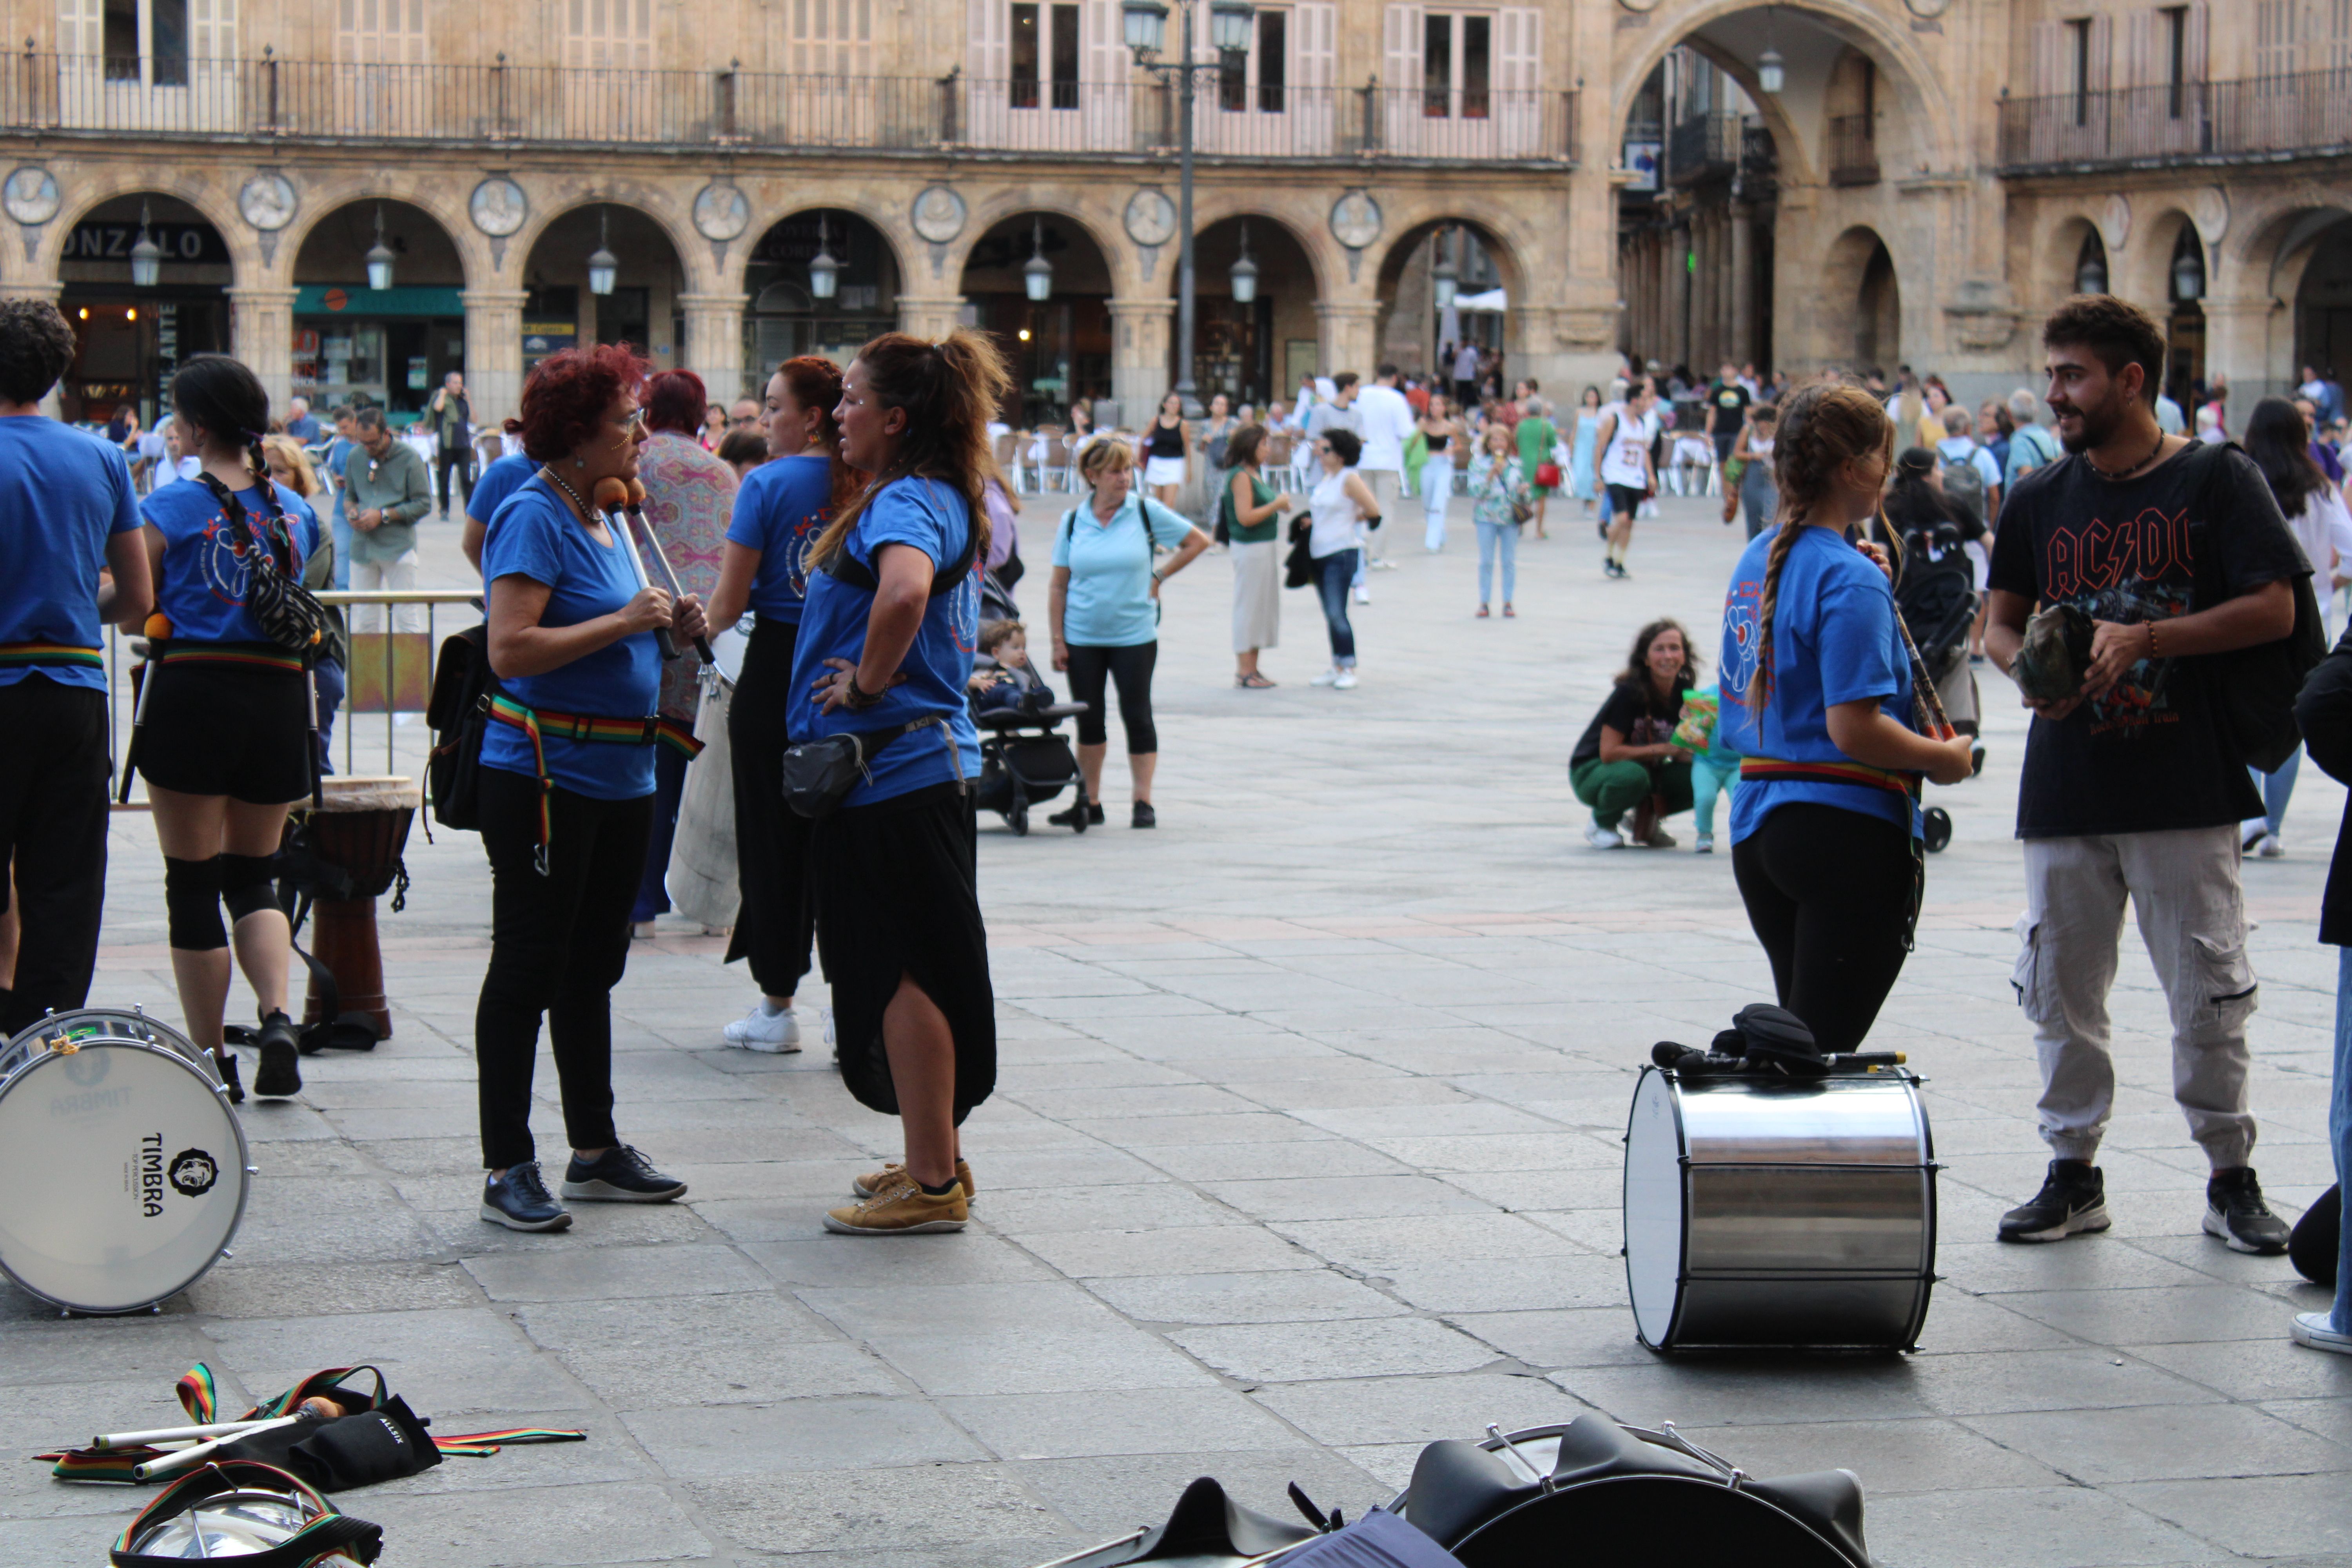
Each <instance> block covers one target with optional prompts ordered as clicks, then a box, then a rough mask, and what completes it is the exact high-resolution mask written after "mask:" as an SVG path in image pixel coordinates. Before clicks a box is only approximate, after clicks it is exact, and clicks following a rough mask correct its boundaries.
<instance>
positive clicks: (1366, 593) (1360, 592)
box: [1356, 588, 1372, 605]
mask: <svg viewBox="0 0 2352 1568" xmlns="http://www.w3.org/2000/svg"><path fill="white" fill-rule="evenodd" d="M1371 602H1372V591H1371V590H1370V588H1359V589H1357V590H1356V603H1358V604H1360V605H1369V604H1370V603H1371Z"/></svg>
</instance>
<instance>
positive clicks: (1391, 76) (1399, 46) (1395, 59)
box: [1381, 5, 1422, 91]
mask: <svg viewBox="0 0 2352 1568" xmlns="http://www.w3.org/2000/svg"><path fill="white" fill-rule="evenodd" d="M1421 17H1422V7H1420V6H1419V5H1391V6H1389V7H1388V9H1387V11H1386V12H1385V13H1384V14H1383V16H1382V18H1381V23H1382V29H1383V37H1382V39H1381V86H1382V87H1385V88H1389V89H1392V90H1396V91H1402V90H1404V89H1408V88H1418V87H1419V86H1420V85H1421Z"/></svg>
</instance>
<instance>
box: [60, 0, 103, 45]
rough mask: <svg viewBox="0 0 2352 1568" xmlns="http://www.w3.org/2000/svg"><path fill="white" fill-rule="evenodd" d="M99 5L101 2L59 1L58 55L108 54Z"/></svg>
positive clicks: (82, 0) (91, 0)
mask: <svg viewBox="0 0 2352 1568" xmlns="http://www.w3.org/2000/svg"><path fill="white" fill-rule="evenodd" d="M99 5H100V0H58V53H59V54H61V55H100V54H103V53H105V52H106V30H105V27H104V26H103V17H102V15H101V13H100V9H99Z"/></svg>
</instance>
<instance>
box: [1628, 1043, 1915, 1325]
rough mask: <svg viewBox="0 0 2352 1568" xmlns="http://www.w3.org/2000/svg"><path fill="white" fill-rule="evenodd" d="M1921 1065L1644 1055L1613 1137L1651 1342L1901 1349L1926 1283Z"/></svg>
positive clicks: (1633, 1280)
mask: <svg viewBox="0 0 2352 1568" xmlns="http://www.w3.org/2000/svg"><path fill="white" fill-rule="evenodd" d="M1935 1268H1936V1164H1935V1147H1934V1142H1933V1141H1932V1139H1931V1138H1930V1137H1929V1134H1928V1131H1927V1108H1926V1107H1925V1106H1923V1105H1922V1104H1921V1103H1920V1101H1919V1090H1918V1079H1916V1078H1915V1077H1913V1076H1912V1075H1911V1074H1909V1073H1907V1072H1904V1071H1902V1070H1900V1069H1891V1070H1883V1071H1877V1072H1871V1073H1862V1072H1852V1073H1840V1074H1833V1075H1832V1076H1830V1077H1827V1078H1819V1079H1772V1078H1763V1077H1759V1076H1751V1075H1744V1074H1743V1075H1729V1076H1724V1077H1699V1076H1685V1075H1683V1074H1680V1073H1676V1072H1674V1071H1672V1070H1669V1069H1665V1068H1655V1067H1645V1068H1643V1069H1642V1079H1641V1082H1640V1084H1639V1085H1638V1086H1637V1087H1636V1088H1635V1089H1634V1091H1633V1121H1632V1124H1631V1125H1630V1126H1629V1127H1628V1128H1627V1130H1626V1134H1625V1279H1626V1284H1627V1287H1628V1288H1629V1289H1630V1291H1631V1293H1632V1296H1633V1326H1634V1330H1635V1331H1636V1332H1637V1333H1638V1334H1639V1335H1640V1336H1641V1340H1642V1342H1643V1344H1645V1345H1648V1346H1649V1347H1651V1348H1652V1349H1653V1350H1678V1349H1683V1348H1685V1347H1690V1346H1702V1345H1704V1346H1721V1345H1783V1346H1796V1345H1803V1346H1816V1347H1822V1348H1828V1347H1847V1348H1872V1349H1883V1350H1908V1349H1910V1348H1912V1347H1913V1346H1914V1345H1915V1344H1916V1343H1917V1342H1918V1338H1919V1329H1920V1326H1921V1324H1923V1323H1924V1322H1925V1321H1927V1296H1928V1292H1929V1290H1930V1289H1932V1288H1933V1286H1934V1283H1935Z"/></svg>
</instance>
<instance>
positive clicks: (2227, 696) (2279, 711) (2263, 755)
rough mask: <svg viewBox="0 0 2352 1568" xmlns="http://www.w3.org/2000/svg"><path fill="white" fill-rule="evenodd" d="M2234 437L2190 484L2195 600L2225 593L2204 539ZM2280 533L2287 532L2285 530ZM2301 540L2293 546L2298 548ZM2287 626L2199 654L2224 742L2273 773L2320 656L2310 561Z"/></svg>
mask: <svg viewBox="0 0 2352 1568" xmlns="http://www.w3.org/2000/svg"><path fill="white" fill-rule="evenodd" d="M2237 451H2242V448H2241V447H2239V446H2238V444H2237V443H2236V442H2234V441H2230V442H2221V443H2215V444H2213V445H2212V446H2210V448H2209V455H2208V456H2206V457H2205V458H2204V459H2203V460H2204V463H2205V473H2204V476H2203V478H2202V479H2200V481H2199V483H2198V487H2197V497H2198V500H2197V510H2198V512H2199V514H2200V515H2199V517H2198V520H2197V521H2196V522H2194V523H2192V524H2191V525H2190V527H2189V540H2190V543H2189V548H2190V550H2191V551H2192V552H2194V556H2193V559H2194V560H2195V562H2196V572H2197V599H2196V603H2197V607H2198V608H2199V609H2207V608H2210V607H2211V606H2212V605H2218V604H2221V602H2222V601H2223V600H2224V599H2227V598H2228V597H2230V595H2229V593H2228V590H2227V588H2226V587H2225V585H2224V584H2222V582H2221V577H2220V574H2219V568H2218V565H2217V563H2215V561H2214V559H2213V552H2212V551H2211V550H2210V549H2208V548H2207V547H2206V539H2207V533H2208V530H2209V528H2210V523H2209V521H2207V520H2209V519H2210V518H2211V517H2212V516H2213V515H2214V512H2213V507H2212V504H2211V502H2212V498H2213V495H2214V493H2215V491H2216V490H2218V489H2219V488H2220V487H2221V481H2222V476H2223V475H2224V474H2226V473H2227V472H2228V471H2229V459H2228V457H2227V456H2226V454H2228V453H2231V452H2237ZM2287 537H2288V538H2289V539H2290V540H2292V539H2293V538H2294V534H2293V533H2292V532H2291V531H2290V532H2289V534H2288V535H2287ZM2302 549H2303V547H2302V546H2301V544H2299V543H2298V544H2297V545H2296V546H2295V552H2296V553H2297V554H2298V555H2300V554H2301V553H2302ZM2326 657H2327V623H2326V618H2325V617H2324V616H2322V615H2321V614H2320V609H2319V596H2318V595H2317V594H2316V593H2315V592H2314V590H2313V588H2312V586H2311V563H2310V562H2308V561H2305V563H2304V570H2303V573H2302V574H2301V575H2299V576H2297V577H2296V578H2295V579H2294V630H2293V631H2291V632H2289V633H2288V634H2287V635H2286V636H2284V637H2281V638H2279V639H2278V640H2277V641H2276V642H2266V643H2257V644H2255V645H2254V646H2253V647H2242V648H2239V649H2237V650H2235V651H2234V652H2231V653H2221V654H2210V655H2208V656H2207V657H2206V658H2205V659H2204V660H2203V661H2202V662H2203V664H2204V666H2205V668H2204V670H2203V672H2202V673H2203V674H2204V675H2205V677H2206V679H2207V682H2208V692H2209V695H2210V699H2211V700H2212V704H2213V711H2214V713H2215V715H2216V717H2217V719H2218V720H2219V721H2220V723H2221V739H2222V742H2223V744H2225V745H2227V746H2229V747H2230V748H2231V750H2232V751H2233V752H2236V753H2237V756H2238V760H2239V761H2241V762H2242V763H2245V764H2246V765H2247V766H2248V767H2250V768H2253V769H2255V770H2256V771H2257V772H2260V773H2273V772H2275V771H2276V770H2277V769H2278V768H2280V767H2281V766H2283V765H2284V763H2285V762H2286V760H2287V759H2288V758H2289V757H2291V756H2293V755H2294V749H2295V747H2297V746H2299V745H2301V744H2302V743H2303V730H2302V727H2301V726H2300V725H2298V724H2297V723H2296V722H2295V718H2294V700H2295V698H2296V697H2297V696H2298V695H2299V694H2300V693H2301V692H2302V690H2303V683H2304V680H2305V678H2306V677H2308V676H2309V675H2310V674H2311V672H2312V671H2313V670H2314V669H2316V668H2319V661H2320V660H2321V659H2323V658H2326Z"/></svg>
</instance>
